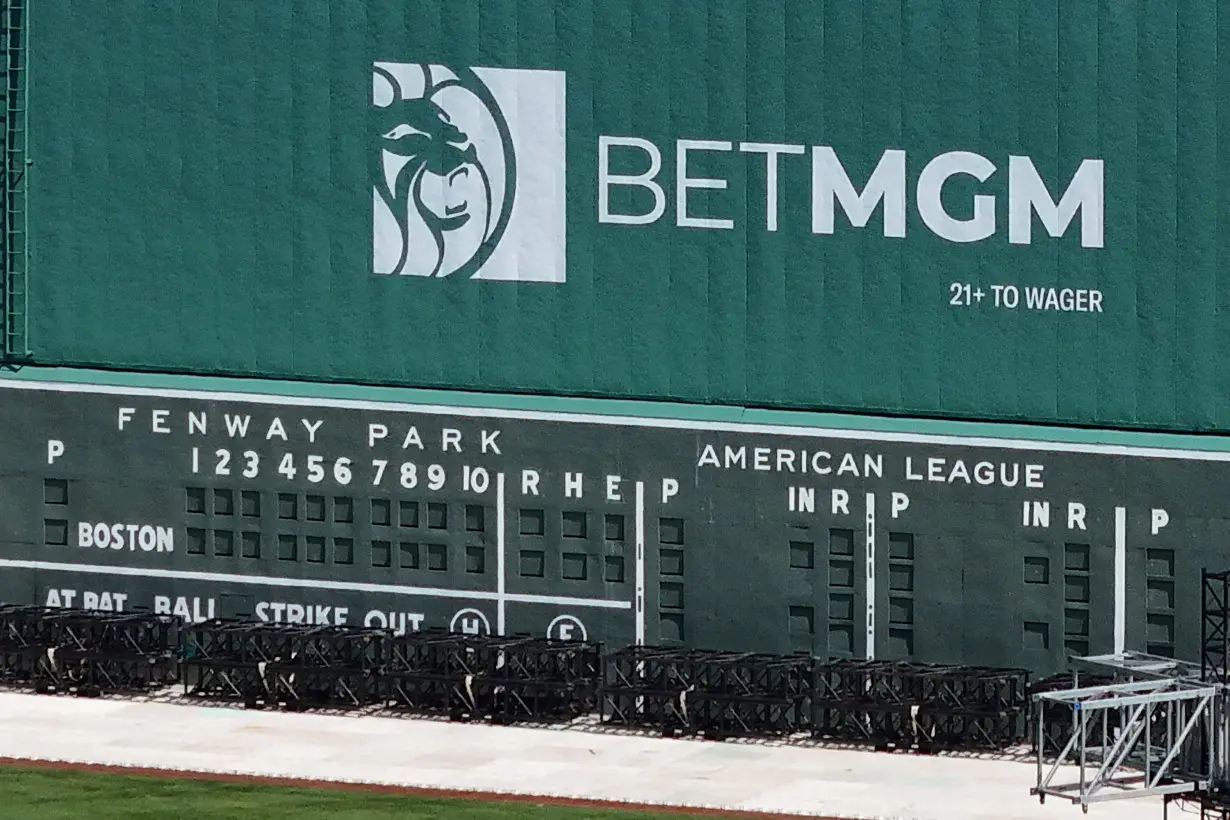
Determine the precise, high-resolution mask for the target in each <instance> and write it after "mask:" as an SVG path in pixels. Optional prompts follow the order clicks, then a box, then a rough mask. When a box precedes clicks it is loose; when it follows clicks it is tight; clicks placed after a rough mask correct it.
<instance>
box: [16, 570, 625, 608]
mask: <svg viewBox="0 0 1230 820" xmlns="http://www.w3.org/2000/svg"><path fill="white" fill-rule="evenodd" d="M0 567H2V568H8V569H33V570H46V571H48V572H80V573H85V574H88V575H122V576H126V577H130V578H171V579H175V580H182V581H215V582H220V583H230V584H243V585H246V586H262V585H263V586H271V587H292V588H298V589H324V590H329V591H332V592H376V593H385V594H389V595H418V596H420V597H423V598H459V599H464V600H471V601H473V600H479V601H496V602H498V601H499V600H501V597H502V598H503V600H505V601H509V602H512V603H522V604H552V605H555V606H575V607H587V608H591V609H622V610H631V609H632V602H631V601H610V600H607V599H605V598H573V597H569V596H566V595H528V594H525V593H517V592H507V593H500V592H498V591H497V592H490V591H485V590H464V589H443V588H440V587H411V586H402V585H399V584H369V583H364V582H353V583H346V582H339V581H320V580H316V579H313V578H278V577H274V576H269V575H238V574H234V573H229V572H197V571H193V570H177V569H154V568H146V567H116V566H103V565H99V564H70V563H59V562H53V561H22V560H17V559H11V558H0Z"/></svg>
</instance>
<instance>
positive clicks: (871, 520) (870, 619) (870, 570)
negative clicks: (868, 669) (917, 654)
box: [864, 493, 876, 661]
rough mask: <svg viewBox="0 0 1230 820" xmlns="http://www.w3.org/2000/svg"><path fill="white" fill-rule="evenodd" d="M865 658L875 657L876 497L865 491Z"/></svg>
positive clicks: (873, 658) (870, 659) (872, 658)
mask: <svg viewBox="0 0 1230 820" xmlns="http://www.w3.org/2000/svg"><path fill="white" fill-rule="evenodd" d="M866 554H867V587H866V589H865V590H864V595H866V596H867V600H866V612H867V635H866V641H867V648H866V656H867V660H869V661H873V660H875V657H876V497H875V493H867V553H866Z"/></svg>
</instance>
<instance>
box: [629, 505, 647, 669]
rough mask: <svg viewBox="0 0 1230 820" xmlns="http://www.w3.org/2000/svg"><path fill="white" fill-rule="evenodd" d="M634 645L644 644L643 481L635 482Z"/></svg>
mask: <svg viewBox="0 0 1230 820" xmlns="http://www.w3.org/2000/svg"><path fill="white" fill-rule="evenodd" d="M632 608H633V610H634V611H635V612H636V645H637V646H644V645H645V483H644V482H643V481H638V482H636V597H635V598H634V599H633V601H632Z"/></svg>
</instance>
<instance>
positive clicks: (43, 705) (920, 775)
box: [0, 693, 1174, 820]
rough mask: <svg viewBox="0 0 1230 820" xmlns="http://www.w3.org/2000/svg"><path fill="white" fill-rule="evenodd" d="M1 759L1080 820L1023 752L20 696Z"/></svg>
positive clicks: (819, 809) (1113, 813)
mask: <svg viewBox="0 0 1230 820" xmlns="http://www.w3.org/2000/svg"><path fill="white" fill-rule="evenodd" d="M0 757H8V758H19V759H25V760H53V761H63V762H73V763H95V764H107V765H116V766H134V767H143V768H156V769H173V770H180V771H184V770H190V771H200V772H210V773H231V774H246V775H259V776H273V777H293V778H304V779H310V780H332V781H343V782H359V783H381V784H389V785H402V786H416V787H425V788H446V789H458V790H472V791H489V792H500V793H506V794H535V795H542V796H551V797H573V798H591V799H603V800H616V801H630V802H636V803H654V804H661V805H688V806H696V807H708V808H724V809H740V810H748V811H772V812H789V813H803V814H812V815H820V816H831V817H848V818H884V819H887V818H894V820H895V819H896V818H902V819H903V820H904V819H905V818H908V819H909V820H1033V819H1035V818H1050V819H1051V820H1064V818H1067V819H1068V820H1077V819H1078V818H1080V817H1081V816H1082V815H1081V810H1080V807H1079V806H1074V805H1072V804H1071V803H1068V802H1066V801H1064V802H1057V801H1054V800H1051V801H1048V802H1047V803H1046V805H1039V803H1038V800H1037V798H1034V797H1030V795H1029V788H1030V786H1031V785H1033V782H1034V776H1035V775H1034V772H1035V769H1034V766H1033V764H1032V763H1024V762H1011V761H1003V760H996V761H990V760H975V759H960V758H937V757H923V756H913V755H900V754H886V753H874V752H861V751H837V750H830V749H823V748H816V747H808V746H791V745H784V744H755V743H738V742H727V743H713V742H705V741H693V740H664V739H661V738H654V737H645V736H638V735H627V734H623V735H621V734H610V733H601V732H598V731H582V730H561V729H531V728H508V727H497V726H485V725H471V724H458V723H448V722H441V721H431V720H412V719H405V718H395V717H379V716H362V717H354V716H333V715H318V714H288V713H278V712H256V711H244V710H242V709H231V708H217V707H207V706H197V705H180V704H176V703H170V702H153V701H151V702H140V701H126V700H83V699H78V698H71V697H54V696H36V695H26V694H15V693H0ZM1173 814H1174V812H1172V815H1173ZM1088 816H1089V817H1093V818H1107V819H1108V820H1109V818H1115V820H1146V818H1147V820H1161V817H1162V806H1161V801H1160V800H1157V799H1142V800H1128V801H1115V802H1112V803H1109V804H1100V805H1096V806H1094V807H1093V808H1091V809H1090V811H1089V814H1088Z"/></svg>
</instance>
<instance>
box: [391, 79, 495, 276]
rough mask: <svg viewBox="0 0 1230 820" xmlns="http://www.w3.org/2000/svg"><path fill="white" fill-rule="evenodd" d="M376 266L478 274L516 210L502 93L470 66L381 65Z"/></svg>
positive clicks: (405, 271) (403, 270) (440, 273)
mask: <svg viewBox="0 0 1230 820" xmlns="http://www.w3.org/2000/svg"><path fill="white" fill-rule="evenodd" d="M372 103H373V109H372V110H373V113H374V124H373V137H374V139H375V140H376V143H377V150H376V159H377V161H376V166H375V168H374V169H373V177H374V184H373V190H372V193H373V207H374V209H375V210H374V212H373V236H372V262H373V270H374V271H375V272H376V273H382V274H401V275H409V276H434V277H444V276H451V275H453V274H460V275H461V276H474V275H475V274H476V273H477V272H478V271H479V269H480V268H481V267H482V265H483V262H484V261H485V260H486V259H487V257H488V256H490V254H491V252H492V251H493V250H494V249H495V246H496V245H497V244H498V243H499V240H500V237H501V236H502V235H503V232H504V229H505V227H506V226H507V223H508V218H509V214H510V213H511V211H512V202H513V194H514V191H515V185H514V182H515V175H514V171H515V157H514V156H513V143H512V139H511V138H510V136H509V132H508V126H507V124H506V122H505V120H504V116H503V114H502V113H501V112H500V109H499V106H498V105H496V102H495V99H494V97H493V96H492V94H491V92H490V91H489V90H488V88H487V87H486V86H485V85H484V84H483V82H482V81H481V80H480V79H479V78H478V77H477V76H476V75H475V74H474V73H473V71H471V70H468V69H458V70H456V71H454V70H452V69H449V68H446V67H444V66H439V65H425V64H419V63H376V64H375V65H374V67H373V73H372Z"/></svg>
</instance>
